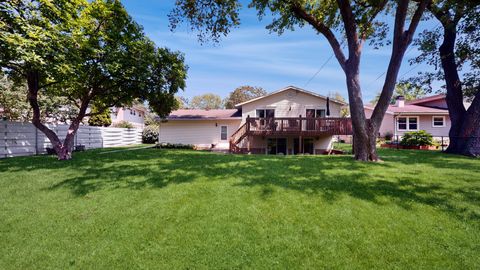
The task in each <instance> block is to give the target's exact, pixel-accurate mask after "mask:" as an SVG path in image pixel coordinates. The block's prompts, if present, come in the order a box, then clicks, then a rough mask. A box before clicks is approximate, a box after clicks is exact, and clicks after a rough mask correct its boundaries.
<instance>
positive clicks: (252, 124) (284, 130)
mask: <svg viewBox="0 0 480 270" xmlns="http://www.w3.org/2000/svg"><path fill="white" fill-rule="evenodd" d="M246 125H247V126H246V132H247V133H248V134H254V135H255V134H258V135H269V134H292V135H312V136H315V135H351V134H352V121H351V119H350V118H337V117H335V118H334V117H318V118H313V117H312V118H309V117H270V118H257V117H255V118H253V117H247V121H246Z"/></svg>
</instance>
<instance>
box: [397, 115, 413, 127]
mask: <svg viewBox="0 0 480 270" xmlns="http://www.w3.org/2000/svg"><path fill="white" fill-rule="evenodd" d="M397 130H418V117H417V116H414V117H398V118H397Z"/></svg>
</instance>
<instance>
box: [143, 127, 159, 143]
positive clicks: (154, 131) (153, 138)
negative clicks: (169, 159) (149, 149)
mask: <svg viewBox="0 0 480 270" xmlns="http://www.w3.org/2000/svg"><path fill="white" fill-rule="evenodd" d="M142 142H143V143H157V142H158V126H157V125H149V126H146V127H145V128H144V129H143V133H142Z"/></svg>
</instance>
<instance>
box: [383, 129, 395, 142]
mask: <svg viewBox="0 0 480 270" xmlns="http://www.w3.org/2000/svg"><path fill="white" fill-rule="evenodd" d="M384 137H385V140H386V141H391V140H392V138H393V133H392V132H391V131H387V132H385V136H384Z"/></svg>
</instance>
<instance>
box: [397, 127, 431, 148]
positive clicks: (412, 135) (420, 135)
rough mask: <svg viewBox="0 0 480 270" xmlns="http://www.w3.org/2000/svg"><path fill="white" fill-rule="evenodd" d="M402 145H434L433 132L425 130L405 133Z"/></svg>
mask: <svg viewBox="0 0 480 270" xmlns="http://www.w3.org/2000/svg"><path fill="white" fill-rule="evenodd" d="M400 145H403V146H430V145H433V138H432V134H430V133H428V132H426V131H425V130H420V131H411V132H406V133H405V134H403V137H402V141H401V142H400Z"/></svg>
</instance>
